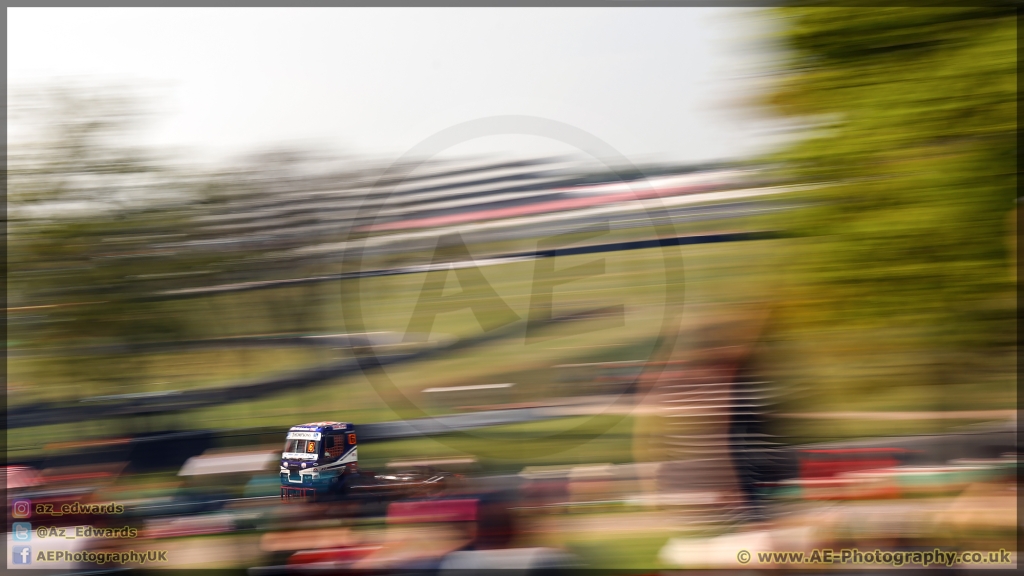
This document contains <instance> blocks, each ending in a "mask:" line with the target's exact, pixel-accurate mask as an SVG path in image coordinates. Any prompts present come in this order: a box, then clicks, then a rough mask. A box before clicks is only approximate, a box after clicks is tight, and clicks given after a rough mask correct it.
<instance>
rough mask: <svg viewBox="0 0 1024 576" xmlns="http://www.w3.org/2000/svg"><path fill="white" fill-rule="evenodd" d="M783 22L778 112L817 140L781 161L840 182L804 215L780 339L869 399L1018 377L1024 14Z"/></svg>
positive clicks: (785, 12) (950, 12)
mask: <svg viewBox="0 0 1024 576" xmlns="http://www.w3.org/2000/svg"><path fill="white" fill-rule="evenodd" d="M774 15H776V16H778V17H779V18H780V20H781V23H782V27H781V30H782V32H781V33H780V37H779V40H780V41H781V45H782V46H783V48H784V50H785V51H786V53H785V55H784V57H783V60H782V62H781V65H780V66H779V74H778V75H777V77H776V80H777V81H776V82H775V84H774V86H773V88H772V90H771V91H770V93H769V94H768V95H767V98H766V102H765V103H766V104H767V105H768V106H769V107H770V108H771V109H772V110H773V111H774V112H775V113H778V114H781V115H783V116H785V117H788V118H793V119H799V120H804V121H808V120H809V121H811V122H813V123H814V130H813V132H811V133H810V134H808V135H807V137H806V138H804V139H803V140H802V141H800V142H799V143H797V144H795V145H793V146H792V147H790V148H788V149H786V150H785V151H784V152H782V153H780V154H778V155H777V156H776V157H773V158H771V159H770V160H772V161H782V162H783V163H784V165H785V166H786V172H787V175H788V176H789V177H790V178H793V179H795V180H798V181H804V182H814V183H827V185H826V186H823V187H820V188H819V189H817V190H816V191H815V192H814V193H811V194H809V195H808V197H809V199H810V200H812V201H813V202H814V204H815V206H814V208H812V209H808V210H805V211H802V212H801V213H799V214H798V215H796V216H795V217H794V219H793V220H792V221H790V222H789V224H790V226H791V227H792V229H793V230H794V231H796V232H797V233H798V235H799V236H801V237H802V240H801V241H799V242H797V243H795V248H794V251H793V253H792V254H791V258H790V263H791V265H790V267H789V268H788V269H787V270H786V272H787V275H788V280H789V282H788V289H787V290H786V291H785V293H784V294H783V295H782V300H783V302H782V309H783V311H784V313H783V315H782V317H783V318H784V322H783V324H781V325H780V326H781V328H780V330H779V331H777V334H776V335H777V336H778V337H779V338H780V339H781V340H785V341H790V342H796V341H802V342H804V343H810V345H809V347H806V346H805V347H804V348H803V357H802V358H800V359H797V360H796V361H803V362H804V363H805V364H813V363H814V362H819V366H818V368H815V369H811V372H813V373H804V374H802V376H803V377H805V378H808V379H809V380H813V382H814V383H815V385H817V386H819V387H820V388H827V387H829V386H831V387H832V388H833V389H835V390H839V389H845V390H847V391H860V392H863V393H869V392H880V391H884V390H886V389H887V388H891V387H894V386H906V385H917V384H926V385H946V384H954V383H960V384H965V383H977V382H979V381H982V380H986V379H990V377H998V378H1002V379H1003V381H1004V382H1007V381H1012V355H1013V350H1014V349H1015V345H1016V336H1015V331H1014V328H1015V327H1014V314H1015V303H1014V291H1013V290H1014V276H1013V274H1012V273H1011V261H1012V255H1011V254H1010V253H1009V252H1010V251H1009V248H1010V243H1008V242H1007V238H1008V235H1009V234H1011V233H1013V231H1012V230H1010V229H1008V227H1007V223H1008V215H1009V213H1010V212H1011V211H1012V210H1013V209H1014V208H1015V204H1014V202H1015V198H1016V195H1017V192H1016V171H1017V169H1016V154H1017V151H1016V142H1017V132H1016V130H1017V128H1016V110H1017V78H1016V66H1017V63H1016V56H1017V45H1016V40H1017V16H1016V12H1015V10H1014V9H1013V8H1009V9H1007V8H998V7H982V8H942V9H938V8H926V9H917V8H889V9H880V8H866V9H857V8H779V9H777V10H775V11H774ZM811 350H815V351H817V353H820V354H826V356H827V359H822V358H807V354H811V353H812V352H811ZM1004 360H1005V362H1004ZM829 362H831V364H829ZM840 365H842V366H844V367H851V366H856V367H857V368H858V369H856V370H855V369H850V370H837V369H835V368H838V366H840ZM828 367H831V368H833V369H831V370H830V369H829V368H828ZM992 372H998V374H996V375H994V376H993V375H992V374H990V373H992ZM838 394H840V395H841V394H842V393H838ZM837 397H838V396H837Z"/></svg>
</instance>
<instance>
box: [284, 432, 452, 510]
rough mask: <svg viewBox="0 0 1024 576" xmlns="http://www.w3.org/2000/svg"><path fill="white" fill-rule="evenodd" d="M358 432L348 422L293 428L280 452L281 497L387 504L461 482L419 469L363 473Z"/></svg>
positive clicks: (443, 473) (426, 469)
mask: <svg viewBox="0 0 1024 576" xmlns="http://www.w3.org/2000/svg"><path fill="white" fill-rule="evenodd" d="M357 450H358V437H357V434H356V427H355V426H354V425H352V424H350V423H348V422H312V423H310V424H300V425H298V426H292V427H291V428H290V429H289V430H288V434H287V435H286V436H285V444H284V451H283V452H282V453H281V498H282V499H284V500H287V499H291V498H301V499H304V500H305V499H313V500H316V499H320V498H324V497H327V498H331V497H334V498H337V497H341V498H345V499H356V500H376V501H380V500H389V499H393V498H404V497H410V496H430V495H435V494H438V493H440V492H443V491H444V490H446V489H448V488H450V487H452V485H453V483H457V482H458V480H459V479H460V478H461V477H460V476H459V475H457V474H450V473H447V472H438V471H435V470H433V469H432V468H430V467H426V466H420V467H417V468H415V469H412V470H406V471H402V472H396V473H394V474H386V475H385V474H381V475H378V474H375V473H373V472H369V471H366V470H360V469H359V454H358V452H357Z"/></svg>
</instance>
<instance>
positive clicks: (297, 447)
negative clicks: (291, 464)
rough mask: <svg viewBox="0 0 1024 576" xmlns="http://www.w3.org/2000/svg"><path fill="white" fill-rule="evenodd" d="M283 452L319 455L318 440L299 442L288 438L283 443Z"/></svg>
mask: <svg viewBox="0 0 1024 576" xmlns="http://www.w3.org/2000/svg"><path fill="white" fill-rule="evenodd" d="M284 451H285V452H301V453H303V454H319V453H320V442H319V441H318V440H300V439H297V438H294V439H293V438H289V439H288V440H285V442H284Z"/></svg>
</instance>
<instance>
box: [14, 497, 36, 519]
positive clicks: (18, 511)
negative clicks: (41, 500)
mask: <svg viewBox="0 0 1024 576" xmlns="http://www.w3.org/2000/svg"><path fill="white" fill-rule="evenodd" d="M11 516H13V517H15V518H31V517H32V501H31V500H15V501H14V504H12V505H11Z"/></svg>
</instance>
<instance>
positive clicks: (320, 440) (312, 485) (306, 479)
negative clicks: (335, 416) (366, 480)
mask: <svg viewBox="0 0 1024 576" xmlns="http://www.w3.org/2000/svg"><path fill="white" fill-rule="evenodd" d="M357 441H358V438H357V436H356V430H355V426H354V425H352V424H350V423H348V422H313V423H310V424H300V425H298V426H292V427H291V428H290V429H289V430H288V434H287V435H286V436H285V445H284V450H283V451H282V452H281V472H280V474H281V498H291V497H300V498H305V497H315V496H316V495H317V494H322V493H327V492H334V491H337V490H338V489H339V487H340V486H341V484H342V482H343V476H344V475H345V474H347V473H349V472H353V473H354V472H355V471H356V466H358V460H359V457H358V453H357V446H356V445H357Z"/></svg>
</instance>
